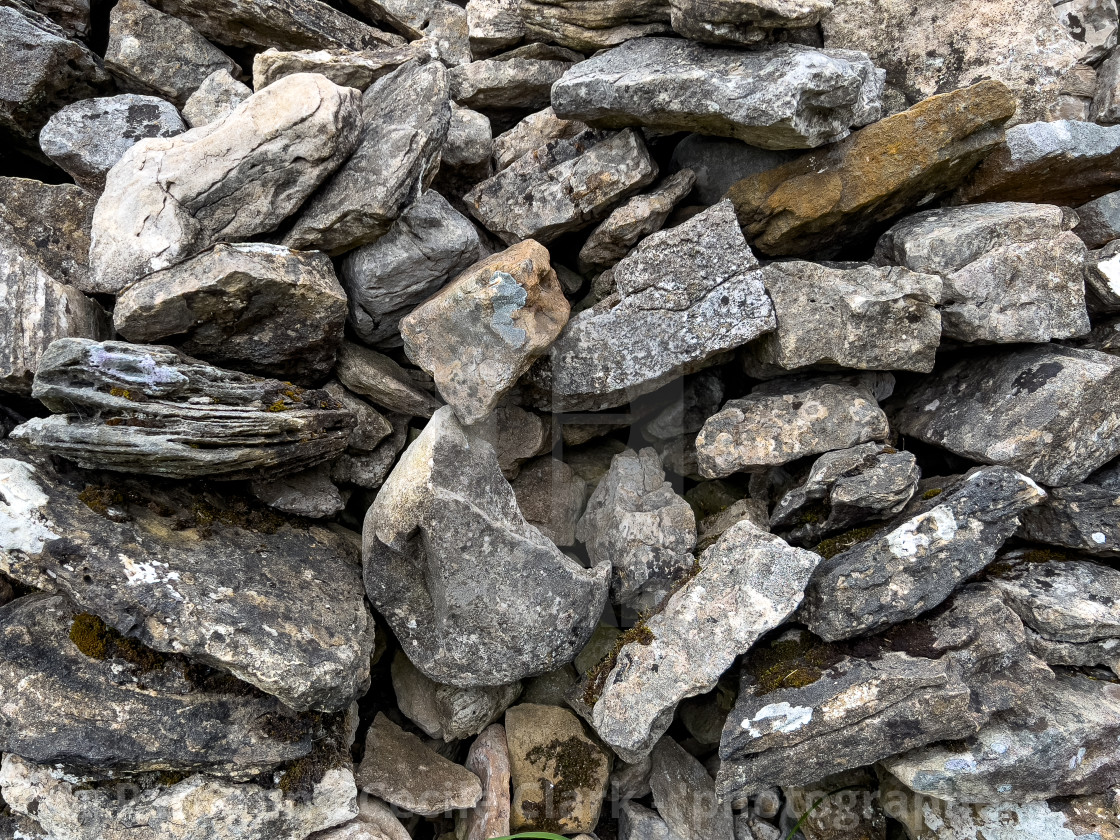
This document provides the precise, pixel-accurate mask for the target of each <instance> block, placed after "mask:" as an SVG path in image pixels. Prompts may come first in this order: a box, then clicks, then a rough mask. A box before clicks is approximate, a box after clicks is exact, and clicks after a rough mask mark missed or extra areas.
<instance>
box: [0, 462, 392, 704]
mask: <svg viewBox="0 0 1120 840" xmlns="http://www.w3.org/2000/svg"><path fill="white" fill-rule="evenodd" d="M0 465H2V467H0V469H2V471H3V476H4V479H5V486H6V487H10V488H11V492H12V494H13V495H12V496H10V497H9V498H10V501H9V502H8V503H7V504H6V505H5V506H4V507H3V508H0V521H2V522H5V523H7V524H8V526H9V529H11V530H8V529H5V532H4V533H5V534H7V535H8V536H7V537H6V538H5V540H4V543H3V545H0V549H2V550H0V568H2V569H3V571H4V573H5V574H8V575H10V576H11V577H13V578H15V579H16V580H20V581H23V582H25V583H26V584H28V585H29V586H34V587H37V588H41V589H49V590H55V591H59V592H62V593H64V594H65V595H67V596H68V597H69V598H71V599H72V600H73V601H74V602H75V603H76V604H78V605H79V607H80V608H81V609H83V610H88V611H89V612H91V613H93V614H95V615H97V616H99V617H100V618H102V619H104V620H105V621H106V622H107V623H108V625H109V626H111V627H112V628H115V629H116V630H118V631H119V632H121V633H125V634H127V635H128V636H129V638H130V640H133V639H134V640H138V641H139V642H141V643H143V644H144V645H147V646H149V647H151V648H154V649H155V650H159V651H164V652H167V653H181V654H185V655H187V656H190V657H191V658H192V659H194V660H196V661H199V662H204V663H206V664H208V665H211V666H214V667H216V668H221V669H223V670H225V671H228V672H230V673H232V674H234V675H235V676H237V677H238V678H240V679H242V680H244V681H246V682H248V683H250V684H252V685H255V686H257V687H258V688H260V689H261V690H263V691H266V692H268V693H270V694H273V695H275V696H277V697H279V698H280V699H281V700H283V701H284V702H285V703H286V704H287V705H288V706H290V707H292V708H295V709H308V708H315V709H322V710H328V711H336V710H339V709H343V708H345V707H346V705H347V704H349V703H350V702H351V701H352V700H353V699H355V698H356V697H358V696H359V695H360V694H361V693H362V692H363V691H364V690H365V688H366V685H367V684H368V680H369V652H370V650H371V649H372V647H373V641H374V626H373V619H372V617H371V616H370V615H369V612H368V610H367V609H366V607H365V604H364V601H363V592H362V587H361V582H360V579H359V572H358V568H357V550H356V545H355V544H354V543H355V542H356V540H353V541H352V540H351V538H348V537H347V536H344V535H342V534H337V533H334V532H332V531H329V530H326V529H323V528H318V527H307V526H304V527H296V526H293V525H291V524H288V523H287V522H286V520H284V519H282V518H281V517H278V516H276V515H275V514H270V513H269V512H267V511H265V510H263V509H261V508H260V507H259V506H256V505H253V504H251V503H249V502H248V501H247V500H245V499H244V498H240V497H237V496H227V495H220V494H217V493H214V492H212V491H211V492H210V493H208V494H205V495H203V494H202V493H201V492H200V491H199V490H198V489H192V488H188V487H182V486H174V485H173V486H171V487H169V488H167V489H163V488H161V487H160V486H159V485H158V484H156V483H153V482H146V481H141V480H136V479H127V480H122V479H121V478H120V477H115V478H111V479H110V478H106V477H104V476H102V477H100V478H98V477H97V476H88V477H84V478H83V477H81V476H74V477H71V478H66V477H63V476H59V475H57V474H55V473H53V472H52V471H50V470H49V468H48V467H47V466H46V465H45V464H44V463H41V462H40V463H37V464H36V463H32V462H29V461H26V460H20V459H18V458H4V459H3V460H2V461H0ZM21 519H22V520H23V521H24V522H25V523H26V524H25V525H24V526H23V527H17V524H16V523H18V522H20V521H21ZM262 558H264V559H262Z"/></svg>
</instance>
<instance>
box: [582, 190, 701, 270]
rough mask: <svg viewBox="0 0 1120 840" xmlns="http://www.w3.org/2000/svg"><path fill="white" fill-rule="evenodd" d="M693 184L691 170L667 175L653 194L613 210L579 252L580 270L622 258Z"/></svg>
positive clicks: (657, 225) (657, 227)
mask: <svg viewBox="0 0 1120 840" xmlns="http://www.w3.org/2000/svg"><path fill="white" fill-rule="evenodd" d="M694 182H695V176H694V175H693V173H692V172H691V170H687V169H685V170H682V171H680V172H677V173H676V174H674V175H670V176H669V177H668V178H666V179H665V181H664V182H663V183H661V184H660V185H658V187H657V188H656V189H654V190H653V191H651V192H649V193H646V194H643V195H636V196H634V197H633V198H631V199H630V200H629V201H627V202H626V203H625V204H623V205H621V206H620V207H617V208H615V209H614V210H613V211H612V212H611V214H610V215H609V216H607V218H605V219H604V220H603V221H602V222H600V223H599V225H598V227H596V228H595V229H594V230H593V231H591V235H590V236H589V237H587V241H586V242H584V244H583V247H582V248H581V249H580V252H579V263H580V268H581V269H583V270H585V271H586V270H588V269H594V268H609V267H610V266H612V265H614V264H615V263H617V262H618V261H619V260H621V259H622V258H623V257H625V256H626V255H627V254H628V253H629V252H630V249H631V248H632V247H633V246H634V245H635V244H636V243H637V242H638V240H640V239H641V238H642V237H645V236H649V235H650V234H651V233H654V232H655V231H658V230H660V229H661V226H662V225H664V224H665V220H666V219H667V218H669V213H671V212H672V210H673V207H675V206H676V204H677V202H679V201H680V200H681V199H683V198H684V197H685V196H686V195H688V193H689V191H690V190H691V189H692V185H693V183H694Z"/></svg>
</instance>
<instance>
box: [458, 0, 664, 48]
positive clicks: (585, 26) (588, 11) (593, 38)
mask: <svg viewBox="0 0 1120 840" xmlns="http://www.w3.org/2000/svg"><path fill="white" fill-rule="evenodd" d="M501 3H502V0H471V5H478V6H480V7H483V8H488V9H490V10H492V11H491V14H492V15H493V14H494V12H495V11H496V10H497V7H500V6H501ZM476 14H477V13H476ZM516 22H517V23H518V24H520V26H521V27H522V28H523V29H524V32H525V35H526V37H527V38H528V39H530V40H533V41H544V42H546V43H550V44H560V45H561V46H564V47H570V48H571V49H573V50H583V51H585V52H588V53H592V52H595V51H596V50H600V49H602V48H603V47H613V46H615V45H616V44H621V43H622V42H623V41H629V40H630V39H631V38H640V37H642V36H643V35H656V34H659V33H662V32H668V31H669V9H668V4H667V3H665V0H597V2H595V3H584V2H580V0H520V2H518V3H517V4H516Z"/></svg>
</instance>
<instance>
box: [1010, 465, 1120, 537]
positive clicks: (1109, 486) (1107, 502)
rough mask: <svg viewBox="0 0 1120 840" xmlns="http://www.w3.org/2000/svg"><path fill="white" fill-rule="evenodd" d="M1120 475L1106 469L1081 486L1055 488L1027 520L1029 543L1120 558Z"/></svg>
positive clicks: (1024, 531)
mask: <svg viewBox="0 0 1120 840" xmlns="http://www.w3.org/2000/svg"><path fill="white" fill-rule="evenodd" d="M1117 507H1120V474H1118V471H1117V468H1116V467H1115V466H1109V467H1105V468H1103V469H1101V470H1099V471H1098V472H1096V473H1094V474H1093V475H1091V476H1089V478H1087V479H1086V480H1085V481H1084V482H1082V483H1081V484H1073V485H1070V486H1068V487H1055V488H1053V489H1052V490H1050V492H1049V493H1048V494H1047V498H1046V501H1044V502H1043V503H1042V504H1041V505H1038V506H1037V507H1034V508H1032V509H1031V510H1030V511H1028V512H1027V513H1026V514H1025V515H1024V516H1023V527H1022V529H1021V531H1020V534H1021V535H1022V536H1024V537H1026V538H1027V539H1029V540H1033V541H1035V542H1040V543H1046V544H1048V545H1056V546H1062V547H1064V548H1072V549H1075V550H1077V551H1082V552H1085V553H1087V554H1095V555H1098V556H1101V557H1116V556H1120V519H1118V517H1117V515H1116V509H1117Z"/></svg>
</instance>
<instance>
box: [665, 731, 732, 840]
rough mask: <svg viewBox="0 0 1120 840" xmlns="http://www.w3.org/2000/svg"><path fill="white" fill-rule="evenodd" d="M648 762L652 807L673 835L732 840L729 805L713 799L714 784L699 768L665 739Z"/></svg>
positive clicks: (670, 741) (679, 749) (705, 771)
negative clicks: (653, 806)
mask: <svg viewBox="0 0 1120 840" xmlns="http://www.w3.org/2000/svg"><path fill="white" fill-rule="evenodd" d="M650 759H651V766H650V773H649V786H650V788H651V789H652V791H653V803H654V805H656V806H657V813H658V814H660V815H661V817H662V818H663V819H664V820H665V825H666V826H667V827H668V829H669V831H670V832H671V833H672V834H673V835H676V836H678V837H681V838H688V840H692V838H710V840H733V829H732V817H731V803H730V802H729V801H723V802H721V801H719V799H717V797H716V789H715V788H716V786H715V781H714V780H713V779H712V777H711V776H709V775H708V771H707V770H705V769H704V765H703V764H701V763H700V762H699V761H698V760H697V759H695V758H693V757H692V756H691V755H689V754H688V753H687V752H686V751H685V749H684V748H683V747H681V746H680V744H678V743H677V742H676V741H674V740H673V739H672V738H670V737H668V736H666V737H664V738H662V739H661V740H660V741H659V742H658V744H657V746H656V747H654V750H653V752H652V753H651V754H650Z"/></svg>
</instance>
